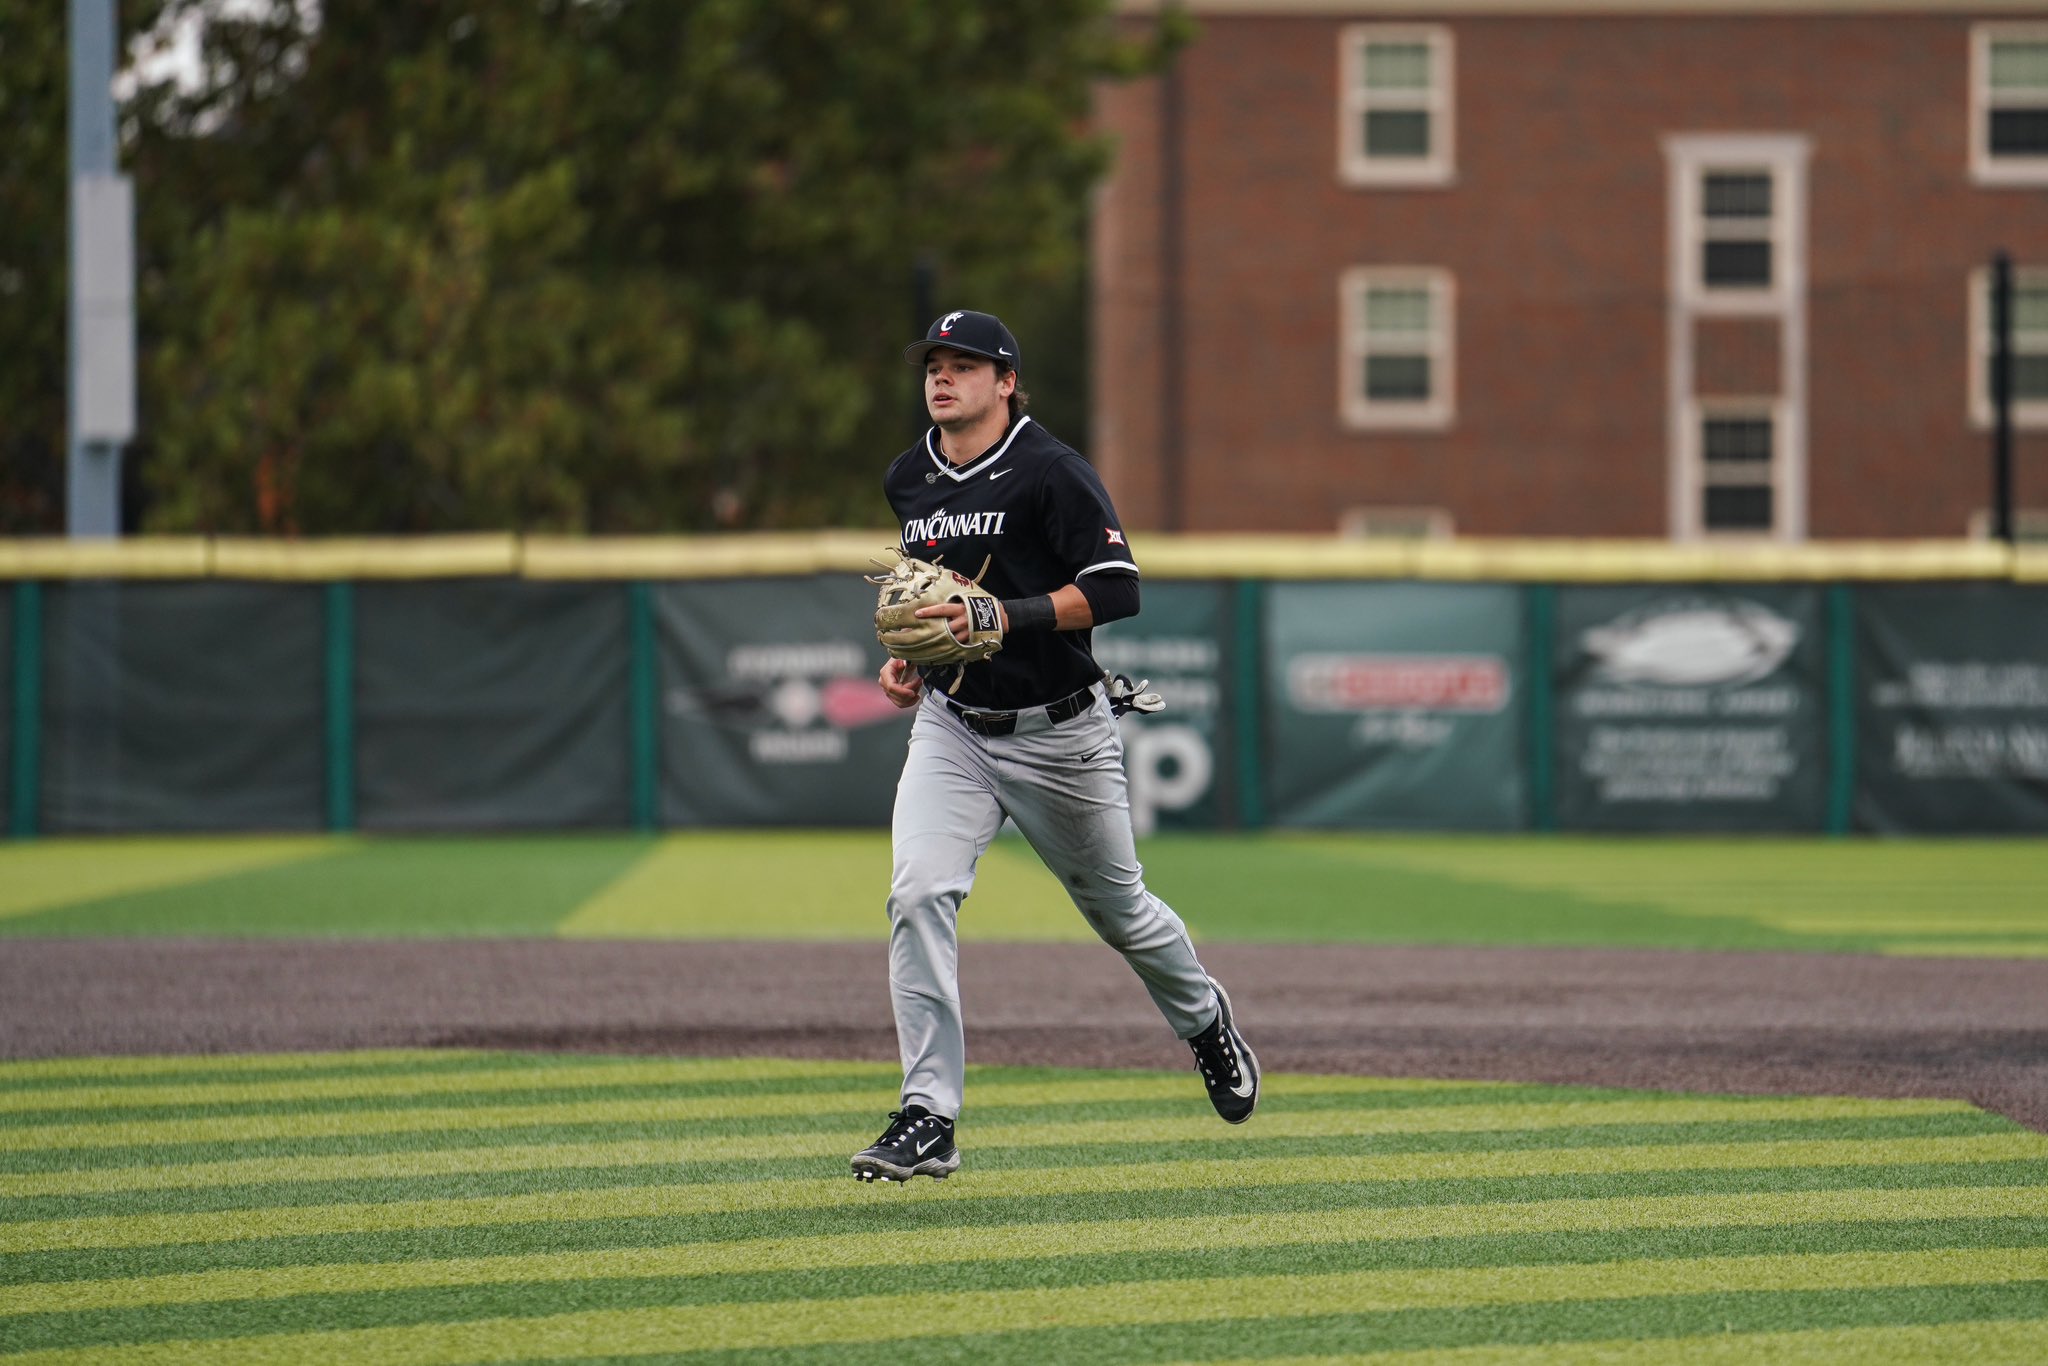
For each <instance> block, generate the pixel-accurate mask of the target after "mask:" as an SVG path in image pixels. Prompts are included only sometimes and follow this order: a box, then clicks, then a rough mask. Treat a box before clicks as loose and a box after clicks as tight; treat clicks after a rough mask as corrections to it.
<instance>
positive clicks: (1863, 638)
mask: <svg viewBox="0 0 2048 1366" xmlns="http://www.w3.org/2000/svg"><path fill="white" fill-rule="evenodd" d="M1855 617H1856V662H1855V679H1856V694H1855V700H1856V708H1857V752H1856V815H1855V819H1856V824H1857V825H1858V826H1859V827H1860V828H1862V829H1866V830H1876V831H1885V832H1905V831H1914V832H1926V833H1962V832H1966V831H1967V832H1996V833H2011V834H2035V835H2038V834H2044V833H2048V587H2034V586H2019V585H2014V584H2003V583H1969V584H1869V585H1864V586H1863V587H1861V588H1859V589H1858V590H1857V592H1856V613H1855Z"/></svg>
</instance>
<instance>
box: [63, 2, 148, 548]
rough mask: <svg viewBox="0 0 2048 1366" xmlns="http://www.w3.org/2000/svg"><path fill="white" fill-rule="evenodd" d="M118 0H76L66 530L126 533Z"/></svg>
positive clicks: (128, 240)
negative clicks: (123, 509)
mask: <svg viewBox="0 0 2048 1366" xmlns="http://www.w3.org/2000/svg"><path fill="white" fill-rule="evenodd" d="M115 32H116V25H115V17H114V0H71V388H70V404H71V412H70V418H71V420H70V423H69V424H68V425H69V438H68V440H69V456H68V458H67V460H66V464H65V505H64V521H65V529H66V530H67V531H68V532H69V533H70V534H71V535H73V536H119V535H120V534H121V447H122V446H123V445H125V444H126V443H127V442H129V441H131V440H133V439H134V436H135V189H134V186H133V184H132V183H131V182H130V181H129V180H128V178H127V177H126V176H124V175H121V174H120V172H119V167H118V162H117V157H116V152H117V147H116V143H115V139H114V93H113V80H114V46H115V41H114V35H115Z"/></svg>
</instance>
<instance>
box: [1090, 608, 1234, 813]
mask: <svg viewBox="0 0 2048 1366" xmlns="http://www.w3.org/2000/svg"><path fill="white" fill-rule="evenodd" d="M1230 609H1231V587H1230V585H1227V584H1221V583H1178V582H1167V583H1148V584H1146V585H1145V587H1144V605H1143V609H1142V610H1141V611H1140V612H1139V613H1138V615H1137V616H1135V617H1131V618H1128V619H1126V620H1124V621H1118V622H1112V623H1111V624H1110V625H1108V626H1104V627H1100V628H1098V629H1097V630H1096V632H1095V637H1094V640H1095V658H1096V661H1097V662H1098V663H1100V664H1101V665H1102V667H1103V668H1105V669H1108V670H1111V671H1112V672H1115V673H1122V674H1128V675H1130V677H1131V679H1132V681H1133V682H1137V681H1141V680H1145V679H1150V680H1151V685H1152V691H1154V692H1156V693H1158V694H1159V695H1160V696H1161V697H1163V698H1165V699H1166V710H1165V711H1163V712H1159V713H1157V714H1155V715H1152V716H1145V717H1140V716H1138V715H1136V714H1133V715H1130V716H1126V717H1125V718H1124V721H1123V735H1124V769H1125V771H1126V772H1127V773H1128V774H1129V775H1130V780H1131V823H1132V825H1133V826H1135V827H1136V829H1137V832H1138V833H1139V834H1140V835H1149V834H1151V833H1152V832H1153V831H1154V830H1157V829H1166V830H1178V829H1191V828H1194V829H1211V828H1214V827H1215V826H1217V825H1221V824H1228V823H1230V821H1231V818H1232V803H1233V800H1234V795H1235V794H1234V784H1233V783H1232V778H1231V775H1232V772H1233V766H1232V764H1231V744H1232V738H1231V735H1232V732H1231V724H1230V720H1231V711H1230V698H1229V688H1228V680H1229V652H1228V650H1227V649H1226V645H1225V643H1226V642H1227V641H1228V640H1229V639H1230Z"/></svg>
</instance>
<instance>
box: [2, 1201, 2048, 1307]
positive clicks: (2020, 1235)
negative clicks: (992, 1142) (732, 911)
mask: <svg viewBox="0 0 2048 1366" xmlns="http://www.w3.org/2000/svg"><path fill="white" fill-rule="evenodd" d="M849 1184H850V1183H849ZM2043 1184H2048V1166H2044V1164H2042V1163H2040V1162H1987V1163H1975V1164H1951V1165H1946V1166H1943V1165H1938V1164H1920V1165H1914V1166H1893V1167H1790V1168H1752V1169H1729V1170H1719V1171H1716V1170H1699V1169H1689V1170H1682V1171H1663V1172H1635V1173H1623V1174H1620V1175H1613V1174H1609V1173H1604V1172H1603V1173H1599V1174H1594V1175H1585V1174H1579V1175H1564V1176H1535V1177H1521V1178H1506V1179H1499V1180H1496V1179H1492V1178H1485V1177H1478V1178H1474V1177H1466V1178H1454V1179H1446V1180H1423V1181H1389V1182H1362V1183H1349V1184H1329V1183H1302V1184H1295V1185H1264V1186H1237V1185H1218V1186H1208V1187H1194V1188H1190V1187H1173V1188H1168V1189H1159V1190H1136V1191H1131V1190H1123V1189H1118V1190H1112V1191H1096V1192H1083V1193H1080V1194H1070V1195H1059V1194H1055V1195H1044V1196H1037V1197H1034V1198H1032V1199H1029V1200H1015V1199H1009V1198H1005V1197H992V1198H987V1199H980V1198H974V1197H972V1196H969V1197H967V1198H955V1199H948V1200H944V1201H938V1202H928V1201H926V1200H923V1199H908V1200H900V1201H899V1200H886V1201H858V1202H855V1203H853V1204H843V1205H832V1206H793V1207H789V1208H781V1209H769V1210H750V1211H745V1212H743V1213H742V1214H739V1215H735V1214H732V1213H729V1212H711V1213H700V1214H685V1215H677V1216H673V1217H657V1218H646V1219H596V1220H582V1221H559V1222H540V1223H523V1224H498V1225H491V1226H487V1227H481V1228H476V1227H465V1226H461V1225H455V1226H451V1227H446V1228H411V1229H394V1230H388V1231H373V1232H366V1233H353V1234H342V1235H336V1236H314V1237H290V1236H283V1237H276V1238H265V1237H251V1238H244V1239H242V1240H239V1241H236V1242H232V1243H219V1242H215V1243H173V1244H160V1245H156V1246H151V1247H114V1248H88V1249H83V1250H77V1251H63V1250H56V1251H49V1252H32V1253H23V1254H19V1255H14V1256H5V1257H0V1285H25V1284H29V1283H31V1282H40V1281H78V1280H102V1279H106V1280H120V1279H125V1278H129V1277H134V1276H143V1275H179V1274H187V1273H199V1272H207V1271H219V1270H226V1269H230V1268H242V1269H257V1268H265V1267H283V1266H301V1265H308V1264H312V1263H323V1264H328V1265H339V1264H343V1263H372V1262H403V1261H419V1260H427V1259H435V1258H466V1257H476V1256H483V1255H498V1256H539V1255H543V1254H549V1253H561V1252H570V1251H576V1250H583V1251H592V1252H600V1251H610V1250H614V1249H619V1248H631V1247H659V1246H664V1245H680V1244H684V1243H715V1242H722V1241H727V1240H730V1239H733V1238H737V1237H762V1238H765V1237H787V1238H795V1237H813V1236H818V1235H822V1234H827V1233H843V1234H849V1235H862V1234H869V1233H880V1232H885V1231H889V1230H895V1231H897V1232H899V1233H900V1234H902V1235H903V1236H905V1237H910V1238H915V1237H917V1236H920V1235H921V1234H922V1233H923V1232H925V1231H926V1230H929V1229H935V1228H993V1227H996V1226H998V1225H1005V1224H1032V1223H1053V1222H1073V1223H1083V1222H1095V1221H1099V1220H1105V1219H1138V1218H1155V1217H1156V1218H1176V1217H1181V1216H1188V1217H1192V1216H1195V1215H1207V1216H1209V1217H1213V1218H1218V1219H1221V1218H1230V1217H1234V1216H1238V1215H1243V1214H1254V1213H1258V1214H1313V1213H1319V1212H1326V1211H1329V1210H1333V1209H1364V1208H1385V1207H1391V1206H1399V1205H1453V1204H1467V1205H1471V1204H1495V1203H1503V1204H1504V1203H1511V1202H1521V1201H1528V1200H1586V1199H1609V1198H1613V1197H1616V1196H1627V1195H1636V1196H1678V1195H1699V1194H1703V1193H1718V1194H1726V1195H1754V1194H1763V1193H1769V1192H1803V1191H1817V1190H1857V1189H1871V1190H1878V1189H1883V1190H1910V1189H1914V1188H1917V1187H1931V1188H1962V1187H1985V1186H2037V1185H2043ZM1814 1227H1816V1228H1822V1229H1831V1230H1833V1232H1832V1233H1830V1234H1829V1236H1828V1239H1827V1242H1828V1245H1827V1246H1820V1245H1813V1246H1809V1245H1808V1244H1807V1243H1806V1242H1803V1241H1800V1240H1801V1238H1804V1237H1811V1236H1812V1235H1807V1234H1801V1233H1800V1229H1801V1226H1799V1225H1788V1226H1786V1228H1785V1229H1784V1230H1782V1231H1781V1232H1782V1234H1783V1235H1784V1237H1786V1238H1789V1239H1790V1240H1791V1241H1790V1242H1786V1243H1784V1244H1783V1245H1780V1244H1779V1243H1775V1242H1768V1241H1758V1240H1760V1239H1764V1238H1765V1235H1766V1234H1768V1233H1769V1232H1770V1231H1768V1230H1764V1231H1759V1230H1755V1229H1734V1230H1723V1231H1721V1232H1720V1234H1718V1235H1713V1234H1710V1233H1709V1232H1707V1231H1699V1230H1678V1231H1677V1232H1675V1233H1668V1232H1667V1233H1658V1232H1646V1233H1638V1234H1635V1235H1633V1237H1634V1239H1635V1240H1637V1241H1638V1242H1642V1243H1645V1244H1651V1243H1654V1244H1656V1247H1655V1248H1654V1249H1653V1248H1651V1247H1649V1246H1647V1245H1646V1246H1644V1247H1643V1248H1642V1249H1641V1250H1627V1251H1618V1250H1612V1249H1610V1250H1609V1251H1608V1252H1607V1253H1606V1254H1605V1255H1586V1256H1579V1257H1576V1258H1574V1260H1579V1261H1605V1260H1611V1259H1612V1258H1613V1257H1615V1256H1623V1255H1626V1256H1643V1257H1648V1256H1679V1255H1689V1252H1700V1253H1704V1252H1707V1251H1710V1250H1711V1251H1718V1252H1721V1253H1726V1254H1730V1255H1733V1254H1736V1253H1764V1252H1795V1251H1796V1252H1806V1251H1828V1252H1837V1251H1850V1250H1854V1249H1855V1248H1858V1247H1861V1248H1865V1249H1867V1250H1872V1251H1884V1250H1891V1251H1899V1250H1905V1249H1906V1248H1909V1247H1919V1248H1927V1247H1934V1246H1944V1247H1945V1246H1957V1247H1962V1246H1978V1247H1988V1246H1993V1245H1997V1246H2014V1245H2020V1246H2042V1247H2048V1231H2040V1230H2044V1229H2048V1221H2040V1220H2025V1219H2022V1220H2017V1221H2014V1220H2006V1221H2003V1222H2002V1224H2000V1225H1998V1227H2002V1228H2005V1229H2009V1230H2012V1232H2011V1233H2010V1234H2009V1235H2000V1236H1998V1237H1988V1236H1985V1234H1986V1232H1987V1231H1988V1230H1989V1229H1990V1228H1991V1227H1993V1226H1992V1225H1991V1224H1990V1223H1989V1222H1988V1221H1984V1220H1945V1221H1942V1222H1941V1223H1940V1224H1937V1225H1918V1226H1915V1225H1911V1224H1900V1223H1896V1222H1893V1223H1879V1224H1870V1225H1860V1224H1842V1225H1817V1226H1814ZM1915 1227H1917V1228H1920V1229H1923V1230H1924V1229H1928V1228H1938V1229H1942V1230H1947V1231H1948V1232H1945V1233H1942V1234H1941V1235H1939V1236H1938V1237H1937V1238H1936V1239H1935V1240H1934V1241H1928V1240H1927V1239H1926V1238H1925V1236H1924V1234H1923V1235H1912V1234H1909V1232H1907V1230H1909V1229H1912V1228H1915ZM1865 1228H1868V1229H1872V1230H1877V1231H1879V1232H1878V1234H1877V1235H1876V1236H1878V1237H1880V1238H1882V1239H1884V1240H1885V1241H1881V1242H1867V1241H1862V1239H1863V1238H1864V1237H1865V1235H1864V1234H1862V1233H1861V1232H1860V1230H1862V1229H1865ZM1971 1230H1976V1231H1977V1232H1975V1233H1972V1232H1970V1231H1971ZM2028 1230H2035V1232H2028ZM1618 1236H1619V1235H1606V1234H1599V1235H1582V1234H1551V1235H1541V1236H1540V1239H1539V1241H1541V1240H1559V1239H1562V1240H1568V1241H1569V1240H1576V1241H1581V1242H1583V1241H1585V1240H1587V1239H1589V1238H1592V1239H1599V1240H1601V1241H1603V1242H1605V1241H1609V1240H1611V1239H1612V1238H1615V1237H1618ZM1672 1238H1679V1239H1682V1240H1685V1241H1684V1242H1683V1243H1682V1244H1680V1245H1678V1246H1672V1247H1668V1248H1667V1247H1666V1246H1665V1244H1666V1243H1668V1241H1669V1240H1670V1239H1672ZM1481 1241H1492V1242H1496V1243H1498V1242H1500V1241H1502V1240H1498V1239H1495V1240H1481ZM1709 1241H1712V1242H1713V1243H1714V1246H1713V1247H1712V1248H1709V1247H1708V1246H1707V1243H1708V1242H1709ZM1794 1244H1797V1245H1796V1246H1795V1245H1794ZM1373 1246H1374V1247H1376V1248H1377V1249H1378V1254H1377V1255H1376V1256H1375V1258H1374V1260H1373V1261H1372V1262H1370V1263H1366V1264H1360V1265H1359V1269H1364V1267H1365V1266H1367V1265H1386V1266H1392V1265H1396V1264H1400V1263H1398V1262H1397V1261H1396V1260H1395V1259H1396V1258H1398V1257H1399V1256H1400V1248H1401V1247H1403V1246H1415V1247H1423V1248H1430V1247H1442V1246H1445V1244H1443V1243H1442V1242H1435V1243H1423V1244H1414V1245H1400V1244H1375V1245H1373ZM1190 1251H1192V1252H1196V1253H1198V1254H1202V1250H1201V1249H1191V1250H1190ZM1202 1255H1207V1254H1202ZM1261 1255H1264V1254H1261ZM1331 1255H1335V1254H1331ZM1292 1256H1293V1257H1294V1259H1295V1261H1297V1262H1303V1263H1311V1262H1312V1263H1330V1264H1329V1265H1324V1266H1321V1267H1319V1269H1325V1270H1328V1269H1335V1263H1334V1262H1331V1256H1326V1255H1321V1254H1317V1253H1313V1252H1297V1253H1294V1254H1292ZM1544 1260H1561V1258H1548V1257H1544V1256H1536V1255H1524V1254H1522V1253H1519V1252H1511V1253H1505V1254H1503V1255H1499V1256H1495V1255H1491V1254H1484V1255H1479V1256H1475V1257H1473V1258H1469V1259H1465V1260H1464V1261H1463V1263H1462V1264H1465V1265H1478V1264H1480V1263H1481V1262H1486V1263H1498V1262H1505V1261H1518V1262H1519V1261H1544ZM1407 1264H1410V1265H1417V1264H1427V1265H1444V1264H1449V1263H1448V1262H1439V1261H1436V1260H1431V1261H1429V1262H1427V1263H1412V1262H1411V1263H1407ZM1273 1269H1274V1270H1275V1271H1279V1270H1287V1269H1291V1267H1289V1266H1276V1267H1274V1268H1273ZM797 1274H799V1275H800V1276H804V1277H808V1278H811V1279H815V1278H816V1277H817V1276H818V1275H820V1274H828V1273H814V1272H807V1273H797ZM832 1274H852V1273H832ZM1175 1274H1198V1275H1207V1274H1212V1273H1211V1272H1208V1271H1204V1270H1198V1271H1195V1272H1192V1273H1175ZM1247 1274H1250V1273H1247ZM807 1285H808V1283H807ZM879 1288H885V1287H877V1286H872V1285H863V1286H860V1287H858V1288H857V1289H854V1290H848V1291H845V1292H843V1293H848V1294H852V1293H859V1291H860V1290H868V1289H879ZM955 1288H960V1287H955ZM806 1293H809V1290H808V1288H807V1290H806ZM475 1317H484V1315H481V1314H479V1315H476V1316H475ZM167 1336H179V1335H177V1334H169V1335H167ZM1580 1336H1592V1337H1608V1336H1614V1335H1613V1334H1609V1333H1605V1332H1601V1333H1592V1334H1581V1335H1580ZM44 1345H50V1344H44Z"/></svg>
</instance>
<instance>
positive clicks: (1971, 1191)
mask: <svg viewBox="0 0 2048 1366" xmlns="http://www.w3.org/2000/svg"><path fill="white" fill-rule="evenodd" d="M1908 1212H1909V1213H1910V1217H1911V1218H1912V1219H1913V1220H1915V1221H1923V1220H1943V1219H2039V1218H2043V1217H2048V1186H1990V1187H1939V1186H1937V1187H1922V1188H1919V1189H1915V1190H1903V1191H1900V1190H1842V1191H1804V1192H1790V1193H1773V1194H1742V1195H1713V1196H1693V1195H1685V1196H1653V1197H1633V1196H1621V1197H1614V1198H1607V1199H1576V1200H1530V1201H1518V1202H1512V1203H1505V1204H1485V1205H1448V1206H1430V1205H1419V1206H1418V1205H1407V1206H1394V1207H1383V1208H1365V1209H1345V1210H1318V1211H1312V1212H1305V1213H1293V1214H1261V1215H1226V1216H1215V1215H1200V1216H1184V1217H1165V1218H1154V1219H1105V1220H1097V1221H1087V1222H1066V1223H1050V1224H1045V1223H1033V1224H1008V1225H1001V1226H996V1227H988V1228H983V1227H965V1228H944V1229H932V1230H927V1231H922V1232H920V1233H919V1234H918V1235H917V1236H916V1237H914V1238H906V1237H905V1236H903V1234H902V1233H901V1232H899V1231H891V1232H887V1233H868V1234H827V1235H820V1236H813V1237H783V1238H748V1239H737V1240H732V1241H723V1242H712V1243H695V1244H686V1245H681V1246H675V1245H670V1246H661V1247H635V1248H618V1249H608V1250H602V1251H577V1252H563V1253H541V1254H533V1255H526V1256H497V1257H466V1258H454V1259H447V1260H423V1261H405V1262H384V1263H371V1264H327V1265H316V1266H283V1267H272V1268H261V1269H235V1270H222V1271H210V1272H198V1273H188V1274H181V1275H167V1276H138V1277H132V1278H126V1279H114V1280H86V1281H67V1282H54V1283H43V1284H28V1285H20V1286H16V1287H13V1288H12V1289H10V1290H9V1291H8V1294H7V1297H6V1298H5V1299H4V1300H0V1315H11V1314H41V1313H58V1312H82V1311H86V1310H105V1309H129V1308H136V1307H140V1306H145V1305H177V1304H186V1305H189V1304H200V1303H209V1302H217V1301H225V1300H258V1299H277V1298H283V1297H287V1296H294V1295H333V1294H367V1293H375V1292H384V1291H394V1290H418V1289H426V1288H447V1287H454V1286H477V1285H491V1284H500V1283H505V1282H546V1281H581V1280H605V1279H662V1280H668V1279H674V1278H677V1277H700V1276H724V1275H743V1274H749V1273H763V1272H793V1271H820V1270H826V1269H834V1268H849V1267H868V1266H877V1267H880V1266H917V1265H934V1264H940V1263H948V1264H950V1263H957V1262H969V1261H975V1262H987V1261H1014V1260H1023V1259H1029V1258H1054V1257H1059V1258H1072V1257H1104V1256H1115V1255H1119V1254H1131V1253H1151V1252H1184V1251H1186V1250H1188V1249H1190V1248H1202V1247H1221V1248H1232V1249H1241V1248H1249V1247H1280V1246H1310V1245H1319V1244H1329V1243H1361V1242H1379V1243H1386V1242H1419V1241H1437V1240H1442V1239H1448V1238H1490V1237H1518V1236H1526V1235H1530V1234H1555V1233H1589V1232H1608V1231H1615V1230H1624V1229H1633V1230H1646V1229H1676V1228H1687V1229H1720V1228H1739V1227H1758V1228H1768V1227H1779V1226H1785V1225H1795V1224H1796V1225H1811V1224H1852V1223H1881V1222H1886V1221H1896V1220H1898V1219H1900V1218H1901V1217H1902V1215H1903V1214H1906V1213H1908Z"/></svg>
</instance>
